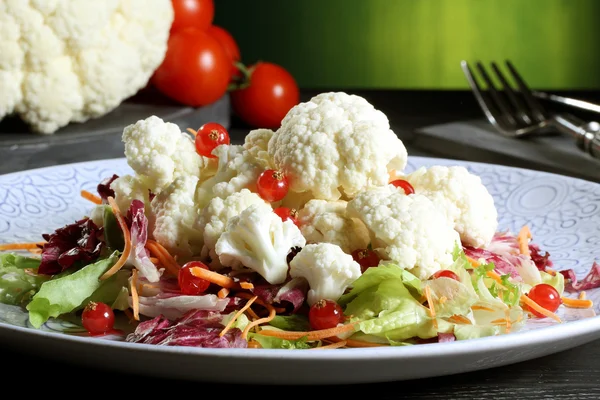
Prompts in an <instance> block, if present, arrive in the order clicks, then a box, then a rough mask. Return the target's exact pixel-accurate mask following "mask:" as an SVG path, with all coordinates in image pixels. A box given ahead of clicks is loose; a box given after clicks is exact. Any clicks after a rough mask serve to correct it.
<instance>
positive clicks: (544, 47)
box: [215, 0, 600, 89]
mask: <svg viewBox="0 0 600 400" xmlns="http://www.w3.org/2000/svg"><path fill="white" fill-rule="evenodd" d="M215 7H216V15H215V24H217V25H221V26H223V27H225V28H226V29H228V30H229V31H230V32H231V33H232V34H233V36H234V37H235V39H236V40H237V42H238V44H239V46H240V49H241V52H242V61H243V62H245V63H252V62H254V61H256V60H264V61H271V62H274V63H277V64H280V65H282V66H284V67H285V68H287V69H288V70H289V71H290V72H291V73H292V74H293V75H294V77H295V78H296V79H297V81H298V84H299V85H300V86H301V87H303V88H331V87H335V88H357V89H360V88H390V89H395V88H401V89H466V88H467V85H466V82H465V78H464V76H463V75H462V72H461V69H460V61H461V60H463V59H464V60H467V61H469V62H473V61H478V60H480V61H483V62H485V63H488V62H490V61H492V60H497V61H503V60H505V59H510V60H511V61H512V62H513V63H514V64H515V66H516V67H517V69H518V70H519V71H520V72H521V73H522V75H523V77H524V78H525V79H526V81H528V83H529V84H530V85H531V86H532V87H535V88H540V89H598V88H600V53H599V50H600V46H599V45H598V42H599V40H598V39H599V38H600V0H215Z"/></svg>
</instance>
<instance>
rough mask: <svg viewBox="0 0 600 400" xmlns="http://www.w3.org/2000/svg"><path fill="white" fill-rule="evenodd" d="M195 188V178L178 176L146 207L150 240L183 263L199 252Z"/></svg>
mask: <svg viewBox="0 0 600 400" xmlns="http://www.w3.org/2000/svg"><path fill="white" fill-rule="evenodd" d="M197 184H198V178H197V177H196V176H193V175H187V176H180V177H178V178H177V179H175V181H174V182H173V183H172V184H171V185H169V187H168V188H167V189H165V190H163V191H162V192H161V193H160V194H158V195H156V197H154V199H153V200H152V202H151V203H150V205H151V208H152V214H153V216H154V219H153V223H152V224H151V232H152V236H153V238H154V240H156V241H157V242H158V243H160V244H162V245H163V246H164V247H165V248H166V249H167V250H168V251H169V252H170V253H171V254H173V255H177V256H179V257H182V258H184V259H187V258H190V257H192V256H194V255H199V254H200V251H201V250H202V241H203V236H202V230H201V229H197V227H196V226H195V222H196V220H197V219H198V207H197V206H196V203H195V199H194V196H195V193H196V186H197Z"/></svg>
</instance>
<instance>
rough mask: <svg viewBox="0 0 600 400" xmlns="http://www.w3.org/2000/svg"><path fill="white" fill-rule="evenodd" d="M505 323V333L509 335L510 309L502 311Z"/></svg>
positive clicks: (510, 325) (510, 326)
mask: <svg viewBox="0 0 600 400" xmlns="http://www.w3.org/2000/svg"><path fill="white" fill-rule="evenodd" d="M504 313H505V314H504V315H505V318H504V319H505V321H506V333H510V329H511V328H512V324H511V322H510V309H508V308H507V309H506V310H504Z"/></svg>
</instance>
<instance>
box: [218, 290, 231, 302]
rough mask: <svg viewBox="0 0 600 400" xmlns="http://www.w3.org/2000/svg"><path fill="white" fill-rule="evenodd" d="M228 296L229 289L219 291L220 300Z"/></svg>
mask: <svg viewBox="0 0 600 400" xmlns="http://www.w3.org/2000/svg"><path fill="white" fill-rule="evenodd" d="M228 295H229V289H227V288H221V290H219V291H218V292H217V297H218V298H220V299H224V298H225V297H227V296H228Z"/></svg>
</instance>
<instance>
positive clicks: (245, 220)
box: [215, 203, 306, 284]
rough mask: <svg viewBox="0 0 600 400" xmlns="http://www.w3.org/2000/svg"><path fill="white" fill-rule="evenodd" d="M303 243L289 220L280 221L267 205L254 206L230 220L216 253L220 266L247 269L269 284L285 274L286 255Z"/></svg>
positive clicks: (279, 281)
mask: <svg viewBox="0 0 600 400" xmlns="http://www.w3.org/2000/svg"><path fill="white" fill-rule="evenodd" d="M305 244H306V240H305V239H304V236H302V233H301V232H300V229H298V227H297V226H296V225H295V224H294V223H293V222H292V221H290V220H287V221H285V222H284V221H282V220H281V218H280V217H279V216H278V215H277V214H275V213H274V212H273V209H272V208H271V206H270V205H269V204H267V203H264V204H253V205H251V206H250V207H248V208H246V209H245V210H244V211H242V212H241V213H240V214H239V215H237V216H235V217H233V218H231V219H230V220H229V223H228V224H227V228H226V230H225V232H224V233H223V234H222V235H221V237H219V239H218V240H217V244H216V246H215V252H216V253H217V255H218V256H219V260H220V262H221V264H222V265H224V266H229V267H232V268H243V267H246V268H249V269H251V270H254V271H256V272H257V273H259V274H260V275H261V276H262V277H263V278H265V280H266V281H267V282H269V283H271V284H279V283H283V282H284V281H285V280H286V278H287V275H288V263H287V255H288V253H289V251H290V249H292V248H293V247H303V246H304V245H305Z"/></svg>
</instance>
